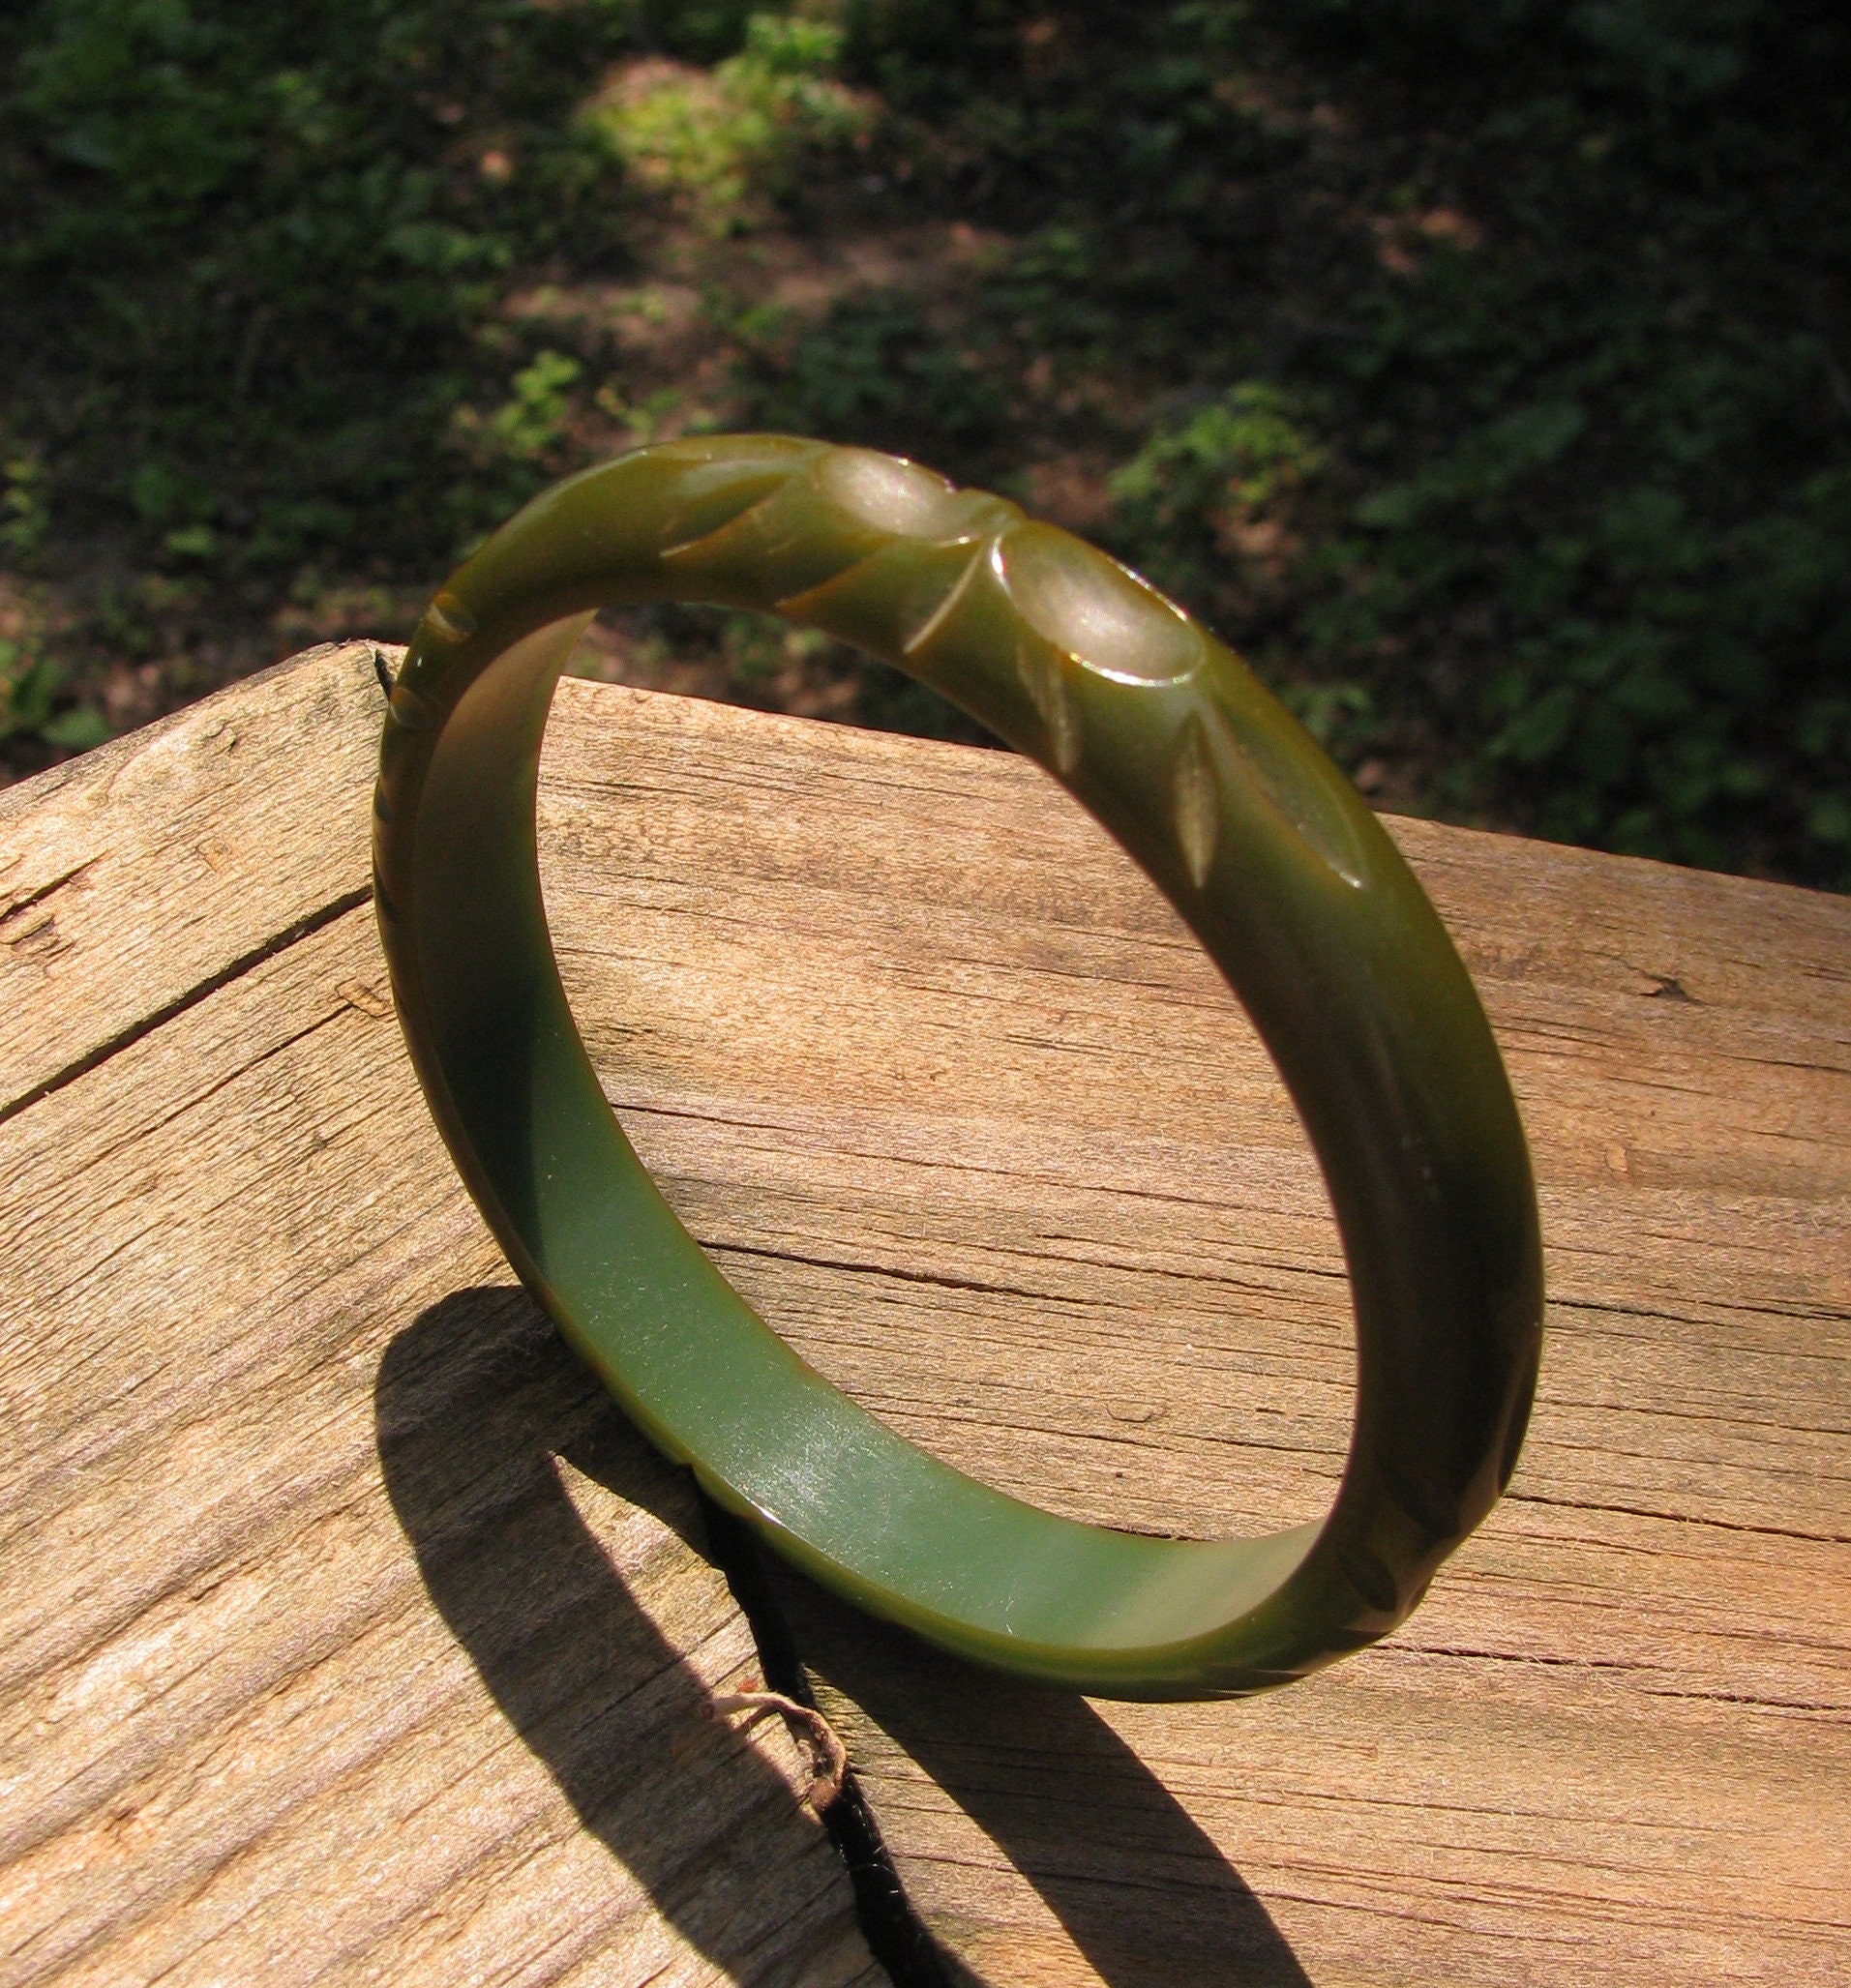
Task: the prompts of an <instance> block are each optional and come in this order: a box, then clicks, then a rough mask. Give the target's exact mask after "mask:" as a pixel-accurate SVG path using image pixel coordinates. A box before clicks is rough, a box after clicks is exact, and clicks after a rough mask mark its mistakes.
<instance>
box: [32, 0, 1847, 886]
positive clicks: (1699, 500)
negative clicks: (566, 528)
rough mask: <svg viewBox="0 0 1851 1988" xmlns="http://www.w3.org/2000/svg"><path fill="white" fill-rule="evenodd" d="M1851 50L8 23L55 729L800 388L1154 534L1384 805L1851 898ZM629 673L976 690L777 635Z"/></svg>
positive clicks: (431, 25) (552, 21)
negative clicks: (608, 469)
mask: <svg viewBox="0 0 1851 1988" xmlns="http://www.w3.org/2000/svg"><path fill="white" fill-rule="evenodd" d="M1848 69H1851V21H1848V20H1847V16H1846V15H1844V13H1843V10H1842V9H1841V8H1840V7H1838V6H1837V5H1836V4H1834V0H1783V4H1779V5H1776V4H1775V0H1582V4H1580V5H1575V6H1563V5H1560V4H1556V0H1186V4H1184V0H1173V4H1147V5H1137V6H1127V5H1124V4H1122V0H1067V4H1060V5H1053V4H1047V0H807V4H803V5H800V6H798V7H796V8H794V9H791V8H783V9H781V8H776V7H764V6H753V5H750V4H739V0H545V4H541V0H391V4H386V0H343V4H342V5H341V6H339V7H336V8H331V9H319V10H313V11H311V12H305V11H304V10H302V9H300V8H295V7H288V6H284V5H282V4H278V0H236V4H233V0H35V4H31V5H26V6H22V7H19V8H16V9H13V10H9V11H8V12H7V14H6V16H5V18H4V20H0V78H4V81H0V171H4V174H5V180H6V185H7V187H8V189H9V199H8V203H7V212H6V217H5V220H4V221H3V222H0V339H3V340H4V349H5V350H6V352H7V355H8V366H7V369H6V371H5V374H4V377H0V752H3V753H4V757H5V766H6V770H7V771H8V772H9V773H11V774H13V775H17V774H19V773H23V772H27V771H30V770H32V769H34V768H36V767H39V766H42V765H45V764H47V763H50V762H52V761H53V760H55V759H56V758H58V757H63V756H66V755H68V754H70V753H72V752H74V751H76V750H80V749H81V748H82V747H84V746H85V745H88V744H92V743H95V742H96V741H97V740H98V739H100V738H101V737H103V736H104V735H105V734H106V733H107V732H109V731H111V730H119V729H123V728H126V727H130V726H133V725H135V724H138V723H141V722H144V721H145V720H146V719H148V718H150V717H152V716H155V715H157V714H159V713H160V712H161V711H163V710H165V709H168V708H170V707H172V706H173V705H174V704H176V703H179V702H182V701H185V700H186V699H187V698H189V697H194V696H197V695H199V694H201V693H203V692H204V691H206V690H208V689H211V688H213V687H215V686H216V685H217V684H219V683H221V682H223V681H224V680H226V679H227V678H229V677H231V676H234V675H237V674H240V673H243V672H245V671H248V670H250V669H253V668H258V667H261V666H263V665H265V664H267V663H269V662H272V661H275V660H277V659H278V658H280V657H281V656H283V655H285V654H287V653H289V652H291V651H293V650H294V649H297V648H300V647H302V646H304V645H305V644H307V643H309V642H311V641H313V640H315V639H318V638H332V637H336V636H341V635H346V634H369V635H380V636H396V637H401V638H402V637H403V635H405V634H406V633H407V632H408V630H409V628H410V626H411V624H412V622H413V621H414V620H415V617H416V614H417V611H418V608H419V607H420V606H421V604H422V600H423V599H424V597H425V596H426V595H427V594H428V593H429V591H430V590H431V588H432V586H433V584H434V582H435V581H436V580H437V579H440V578H441V576H442V574H443V573H444V571H446V570H447V568H448V566H449V565H450V564H451V563H452V562H453V561H454V560H455V558H456V557H457V556H458V555H459V554H460V553H461V552H462V551H463V550H464V549H467V547H468V546H469V545H470V544H471V543H472V542H473V541H474V540H475V539H477V538H478V537H479V536H480V535H481V534H482V533H484V532H485V531H487V530H488V529H490V528H492V526H493V523H494V522H495V521H497V520H498V519H500V518H502V517H503V516H505V515H506V514H507V513H508V512H509V511H510V510H511V509H512V508H514V507H515V506H516V505H517V504H519V503H520V502H522V500H523V499H524V498H525V497H526V496H527V495H529V494H531V493H532V492H533V491H534V490H536V489H538V488H539V487H540V486H541V485H542V484H544V483H545V482H546V481H548V480H549V479H551V478H552V477H553V476H555V475H557V474H560V473H562V472H564V471H566V470H569V469H571V468H574V467H576V466H579V465H580V464H582V463H584V462H586V461H590V460H596V459H598V458H600V457H602V456H605V455H608V454H610V453H612V452H613V451H615V450H618V449H621V448H625V447H629V446H631V445H633V444H635V443H637V442H639V441H644V440H649V439H653V438H658V437H664V436H669V435H673V434H677V433H682V432H686V431H689V430H701V429H713V428H732V427H774V428H781V429H787V430H799V431H803V432H812V433H818V434H823V435H827V436H830V437H831V438H833V439H837V440H843V441H861V442H868V443H871V444H874V445H876V446H881V447H889V448H900V449H904V450H906V451H907V452H908V453H910V454H912V455H915V456H917V457H919V458H920V459H921V460H925V461H928V462H931V463H933V464H934V465H936V466H938V467H940V468H942V469H944V470H946V471H948V472H950V473H952V474H954V475H957V476H959V477H961V478H966V479H970V480H972V481H978V482H983V483H987V484H989V485H991V486H993V487H996V488H1000V489H1002V490H1006V491H1008V492H1009V493H1010V494H1012V495H1015V496H1017V497H1019V498H1020V499H1021V500H1022V501H1024V502H1025V503H1028V504H1029V505H1030V506H1031V507H1033V508H1035V509H1036V510H1038V511H1040V512H1042V513H1044V514H1045V515H1048V516H1051V517H1053V518H1055V519H1059V520H1060V521H1061V522H1063V523H1066V524H1068V525H1070V526H1072V527H1073V528H1075V529H1077V530H1080V531H1083V532H1085V533H1087V534H1088V535H1090V536H1092V537H1094V538H1097V539H1098V540H1100V541H1101V542H1103V543H1105V544H1107V545H1109V546H1111V547H1112V548H1113V549H1115V550H1117V551H1118V552H1120V555H1121V556H1123V557H1125V558H1127V559H1128V560H1130V561H1131V562H1132V563H1134V564H1136V565H1138V566H1139V567H1140V568H1142V569H1143V570H1144V571H1146V572H1147V573H1149V575H1150V576H1151V578H1152V579H1155V580H1157V581H1158V582H1159V583H1160V584H1163V585H1165V586H1167V587H1170V588H1172V589H1173V590H1175V591H1176V592H1178V593H1179V595H1180V596H1181V597H1182V598H1183V599H1184V600H1185V601H1186V602H1187V603H1188V604H1189V605H1190V606H1191V607H1192V608H1194V609H1195V610H1196V611H1198V612H1199V613H1201V614H1202V615H1203V616H1204V617H1205V618H1206V619H1208V620H1209V622H1210V623H1211V624H1212V625H1214V626H1215V627H1216V628H1217V630H1218V631H1219V632H1220V633H1222V634H1223V635H1224V636H1226V637H1227V638H1230V639H1231V640H1233V641H1234V642H1235V643H1236V645H1237V646H1239V647H1240V648H1242V649H1243V650H1244V651H1245V652H1246V653H1247V654H1248V655H1249V657H1250V658H1251V659H1252V660H1253V661H1254V662H1255V663H1256V665H1257V666H1258V667H1259V668H1261V669H1262V671H1263V672H1264V673H1265V674H1266V675H1267V676H1268V677H1269V680H1270V681H1272V682H1273V683H1274V684H1275V685H1276V686H1277V687H1278V688H1279V689H1280V690H1281V691H1282V692H1283V694H1284V695H1285V696H1286V697H1287V698H1288V699H1289V700H1290V701H1291V702H1292V703H1293V705H1294V706H1295V708H1297V709H1298V710H1299V713H1300V714H1301V715H1302V716H1303V717H1304V718H1305V719H1306V721H1307V722H1308V723H1309V724H1310V725H1311V726H1312V727H1313V728H1314V729H1315V730H1317V731H1318V732H1319V733H1320V734H1321V735H1322V736H1324V737H1325V738H1326V739H1327V741H1328V742H1329V744H1330V745H1331V747H1332V748H1333V750H1335V752H1336V753H1337V754H1338V756H1339V757H1340V758H1341V759H1342V760H1343V761H1344V763H1345V764H1346V765H1347V766H1348V767H1349V768H1350V770H1351V771H1352V773H1353V774H1354V775H1355V776H1356V778H1357V779H1358V783H1359V785H1361V786H1362V787H1363V788H1364V790H1365V792H1367V793H1369V794H1370V796H1371V797H1372V798H1373V799H1374V800H1375V801H1376V802H1377V803H1378V804H1379V805H1384V806H1392V807H1397V808H1400V809H1404V810H1414V811H1418V812H1427V813H1437V814H1441V815H1444V816H1448V817H1450V818H1453V819H1458V820H1464V821H1474V822H1482V823H1489V824H1493V825H1504V826H1510V827H1516V828H1521V829H1523V830H1526V831H1528V832H1531V833H1536V834H1541V835H1545V836H1550V837H1555V838H1560V839H1565V840H1570V841H1579V842H1585V843H1589V844H1593V845H1597V846H1607V847H1614V848H1621V849H1627V850H1635V851H1640V852H1644V853H1650V854H1658V855H1665V856H1670V857H1672V858H1674V859H1677V860H1681V861H1686V862H1693V863H1699V864H1704V865H1709V866H1714V867H1720V868H1727V869H1736V870H1742V871H1747V872H1751V873H1758V874H1765V875H1776V876H1784V877H1789V878H1792V879H1795V880H1799V881H1806V882H1812V883H1821V884H1827V885H1834V886H1837V887H1843V886H1844V885H1845V884H1846V883H1847V881H1851V669H1847V667H1846V665H1847V653H1848V652H1851V378H1848V377H1847V374H1848V373H1851V349H1848V344H1851V341H1847V336H1846V303H1847V297H1846V290H1847V276H1846V272H1847V269H1848V268H1851V254H1848V253H1847V252H1848V251H1851V201H1848V200H1847V194H1848V193H1851V170H1847V167H1848V166H1851V120H1847V119H1846V118H1845V117H1844V116H1843V106H1842V89H1841V81H1842V77H1843V76H1844V74H1847V71H1848ZM585 667H587V668H590V669H592V670H594V671H596V672H597V673H601V674H604V675H607V676H610V677H612V678H620V679H623V680H626V681H631V682H637V683H644V684H653V685H658V686H662V687H667V688H672V689H681V690H693V691H696V692H699V693H701V694H703V695H712V696H720V697H730V698H733V699H736V700H740V701H745V702H751V703H756V704H761V705H765V706H768V707H772V708H779V709H785V710H791V711H797V712H803V713H808V714H811V715H818V716H824V717H833V718H841V719H845V720H849V721H851V722H856V723H862V724H872V725H879V726H885V727H894V728H899V729H907V730H918V731H926V732H939V733H946V734H950V735H954V736H971V735H973V734H972V733H971V731H970V727H968V726H966V725H965V723H964V721H962V720H961V719H960V718H959V717H958V716H957V714H955V713H952V712H950V711H948V710H947V709H946V707H944V706H943V705H941V704H940V703H938V702H937V701H936V700H935V699H934V698H932V697H930V696H929V695H928V694H927V693H925V692H923V691H921V690H918V689H917V688H916V687H914V686H912V685H911V684H909V683H907V682H906V681H905V680H904V679H901V678H898V677H896V676H894V675H893V674H892V673H891V672H888V671H885V670H882V669H880V668H875V667H873V666H868V665H864V664H862V663H861V662H859V661H858V660H857V659H855V658H854V657H852V656H851V655H850V654H848V653H847V652H844V651H842V650H839V649H836V648H834V647H832V646H830V645H829V644H827V643H826V642H823V641H821V639H819V638H815V637H812V636H809V635H802V634H792V633H787V632H786V631H784V630H782V629H781V628H778V627H776V626H774V625H772V624H769V623H765V622H762V621H760V620H757V619H755V618H753V617H749V616H742V615H733V614H723V613H714V612H703V611H691V610H686V609H661V610H652V611H649V612H646V613H638V614H633V615H629V616H624V617H614V618H611V619H608V620H607V621H606V622H605V623H603V624H601V625H600V627H599V628H598V630H597V631H596V640H595V643H594V646H593V648H592V650H591V652H590V654H589V656H588V660H587V663H586V666H585Z"/></svg>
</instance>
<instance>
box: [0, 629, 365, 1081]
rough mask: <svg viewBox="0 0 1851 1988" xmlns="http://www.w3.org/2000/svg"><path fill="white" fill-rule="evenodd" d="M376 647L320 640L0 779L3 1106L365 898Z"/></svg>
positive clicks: (0, 1054) (0, 1062)
mask: <svg viewBox="0 0 1851 1988" xmlns="http://www.w3.org/2000/svg"><path fill="white" fill-rule="evenodd" d="M373 652H374V645H373V643H371V642H348V643H345V644H329V645H328V646H327V647H325V648H323V649H319V650H312V651H310V652H309V654H308V655H307V656H305V657H300V658H298V659H297V660H296V661H295V662H294V663H285V664H282V665H280V666H279V667H278V668H275V669H271V670H266V671H264V672H263V674H262V675H260V676H254V677H252V678H250V679H248V680H247V681H246V682H244V683H240V684H234V685H233V686H232V687H231V688H230V689H229V690H226V691H223V692H221V693H220V694H219V695H218V696H217V697H208V698H206V699H205V700H204V701H203V702H201V703H198V704H194V705H192V706H191V707H190V708H188V709H187V710H184V711H180V712H177V713H175V714H174V715H173V716H172V717H171V718H166V719H164V720H162V722H161V723H160V724H158V725H150V726H148V727H145V728H144V729H143V730H140V731H134V732H131V733H129V734H128V735H127V736H126V737H124V738H120V739H117V740H115V741H114V742H113V743H112V744H110V745H107V746H104V747H103V748H102V749H101V750H100V751H98V752H94V753H86V754H84V755H82V757H78V758H75V759H72V760H69V761H68V762H67V763H66V764H64V765H62V766H57V767H54V768H53V769H52V770H51V771H50V772H48V773H42V774H40V775H39V776H38V777H37V778H36V779H34V780H29V781H25V782H22V783H21V784H20V785H19V786H14V787H10V788H7V789H6V790H4V791H0V1115H4V1114H5V1113H7V1112H8V1111H10V1110H13V1109H16V1108H17V1107H18V1105H19V1104H20V1102H21V1101H23V1100H25V1099H27V1098H30V1097H32V1096H34V1095H36V1094H37V1093H38V1092H39V1091H40V1090H41V1089H43V1088H44V1087H45V1086H46V1085H47V1084H55V1083H58V1082H59V1081H60V1079H61V1077H67V1076H69V1075H70V1074H71V1073H72V1072H73V1071H75V1069H77V1068H78V1067H80V1066H81V1065H82V1064H83V1063H84V1062H85V1060H86V1059H87V1058H91V1057H95V1056H97V1055H100V1054H102V1053H105V1052H106V1050H107V1048H108V1046H109V1045H110V1044H112V1043H114V1042H116V1041H118V1040H119V1039H121V1038H122V1037H123V1036H124V1035H125V1033H132V1032H133V1031H134V1030H136V1029H138V1028H143V1027H145V1026H147V1025H148V1024H149V1022H150V1021H151V1019H152V1018H154V1017H156V1016H158V1015H160V1014H162V1013H164V1012H165V1011H166V1010H167V1009H168V1008H169V1007H170V1006H171V1005H172V1004H173V1003H175V1002H176V1001H184V1000H186V999H187V998H188V997H189V996H190V995H191V994H194V993H195V992H196V991H198V990H200V989H202V988H204V987H205V986H206V985H207V984H208V983H210V982H211V981H212V980H213V979H214V978H215V977H218V976H221V975H223V974H224V973H225V972H227V971H228V970H231V969H232V968H233V967H234V966H235V964H237V963H238V962H240V961H244V960H248V959H251V958H252V957H254V955H256V954H258V953H260V952H261V951H262V950H263V949H264V948H265V947H268V946H274V945H276V944H277V943H278V942H279V940H281V939H283V938H284V936H285V935H288V934H289V933H291V932H293V931H294V930H296V929H297V928H298V927H299V926H301V925H302V924H303V923H304V922H305V921H309V922H312V921H313V920H314V919H316V918H324V919H325V918H326V917H328V916H330V915H334V910H333V907H337V906H338V907H349V906H351V905H356V904H358V903H360V902H361V901H362V897H361V894H362V893H364V892H365V890H366V888H367V871H366V867H365V864H364V860H363V861H362V864H361V867H360V868H359V870H358V871H356V870H355V867H354V859H355V854H356V850H357V849H360V848H362V847H363V845H360V844H357V843H356V841H355V836H354V832H353V831H354V824H353V821H352V819H351V815H352V804H353V797H354V795H355V794H357V793H361V792H363V791H364V790H365V787H366V786H367V783H368V782H369V781H370V780H371V779H372V777H373V763H374V761H375V760H376V758H377V757H378V750H379V742H378V738H377V736H376V730H377V725H376V720H377V714H378V698H379V688H378V683H377V680H376V678H375V677H374V674H373ZM157 880H158V882H157ZM157 887H158V889H159V902H158V905H157V904H156V903H155V902H154V901H153V900H152V898H151V895H150V893H151V890H152V889H154V888H157ZM105 968H106V970H104V969H105Z"/></svg>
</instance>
